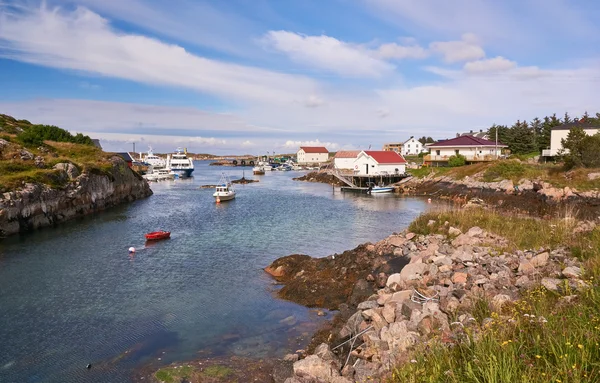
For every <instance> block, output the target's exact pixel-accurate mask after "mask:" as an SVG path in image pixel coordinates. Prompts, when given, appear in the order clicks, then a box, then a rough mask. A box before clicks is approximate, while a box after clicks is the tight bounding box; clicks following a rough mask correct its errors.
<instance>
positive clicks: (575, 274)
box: [562, 266, 581, 278]
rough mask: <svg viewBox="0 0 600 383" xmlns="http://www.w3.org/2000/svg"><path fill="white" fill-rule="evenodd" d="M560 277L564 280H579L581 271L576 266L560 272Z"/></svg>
mask: <svg viewBox="0 0 600 383" xmlns="http://www.w3.org/2000/svg"><path fill="white" fill-rule="evenodd" d="M562 275H563V276H565V277H566V278H580V277H581V269H580V268H579V267H577V266H569V267H566V268H565V269H564V270H563V271H562Z"/></svg>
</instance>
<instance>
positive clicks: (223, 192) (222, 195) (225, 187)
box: [213, 173, 235, 202]
mask: <svg viewBox="0 0 600 383" xmlns="http://www.w3.org/2000/svg"><path fill="white" fill-rule="evenodd" d="M213 197H215V199H216V200H217V202H221V201H229V200H232V199H234V198H235V190H234V189H233V184H232V183H231V181H230V180H229V178H228V177H227V175H225V173H222V174H221V179H220V180H219V183H218V184H217V186H216V187H215V192H214V194H213Z"/></svg>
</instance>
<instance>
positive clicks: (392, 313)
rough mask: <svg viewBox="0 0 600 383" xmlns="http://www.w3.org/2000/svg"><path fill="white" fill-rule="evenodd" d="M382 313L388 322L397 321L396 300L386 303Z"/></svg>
mask: <svg viewBox="0 0 600 383" xmlns="http://www.w3.org/2000/svg"><path fill="white" fill-rule="evenodd" d="M381 315H382V316H383V319H385V320H386V321H387V322H388V323H394V322H395V321H396V302H388V303H386V304H385V306H383V310H382V311H381Z"/></svg>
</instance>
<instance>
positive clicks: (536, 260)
mask: <svg viewBox="0 0 600 383" xmlns="http://www.w3.org/2000/svg"><path fill="white" fill-rule="evenodd" d="M549 257H550V254H548V252H547V251H545V252H543V253H541V254H538V255H536V256H535V257H533V258H532V259H531V264H532V265H533V266H534V267H542V266H546V265H547V264H548V258H549Z"/></svg>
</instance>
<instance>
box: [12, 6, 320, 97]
mask: <svg viewBox="0 0 600 383" xmlns="http://www.w3.org/2000/svg"><path fill="white" fill-rule="evenodd" d="M1 9H2V8H0V10H1ZM0 57H8V58H12V59H18V60H20V61H24V62H28V63H32V64H39V65H45V66H50V67H54V68H61V69H72V70H77V71H83V72H91V73H95V74H101V75H104V76H110V77H117V78H123V79H128V80H133V81H138V82H143V83H149V84H158V85H168V86H177V87H182V88H189V89H193V90H197V91H201V92H207V93H211V94H214V95H218V96H221V97H224V98H228V99H238V100H246V101H254V100H263V101H268V102H272V103H278V104H279V103H286V102H293V100H294V99H296V97H298V95H302V94H306V95H309V94H316V93H317V92H316V91H317V89H316V88H317V86H316V83H315V82H314V81H313V80H310V79H309V78H306V77H301V76H291V75H286V74H281V73H278V72H273V71H268V70H264V69H259V68H253V67H248V66H242V65H237V64H231V63H226V62H222V61H217V60H211V59H207V58H204V57H200V56H196V55H193V54H191V53H189V52H187V51H186V50H185V49H184V48H182V47H180V46H177V45H170V44H165V43H162V42H160V41H158V40H155V39H152V38H148V37H144V36H140V35H131V34H123V33H117V32H116V31H114V30H112V29H111V28H110V26H109V22H108V21H107V20H106V19H104V18H102V17H100V16H99V15H98V14H96V13H94V12H92V11H90V10H88V9H86V8H82V7H79V8H77V9H75V10H74V11H72V12H68V11H65V10H61V9H52V10H50V9H46V8H44V7H43V6H42V7H41V8H37V9H32V10H30V11H29V12H23V13H19V14H12V15H11V14H9V13H8V12H3V13H0Z"/></svg>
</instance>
